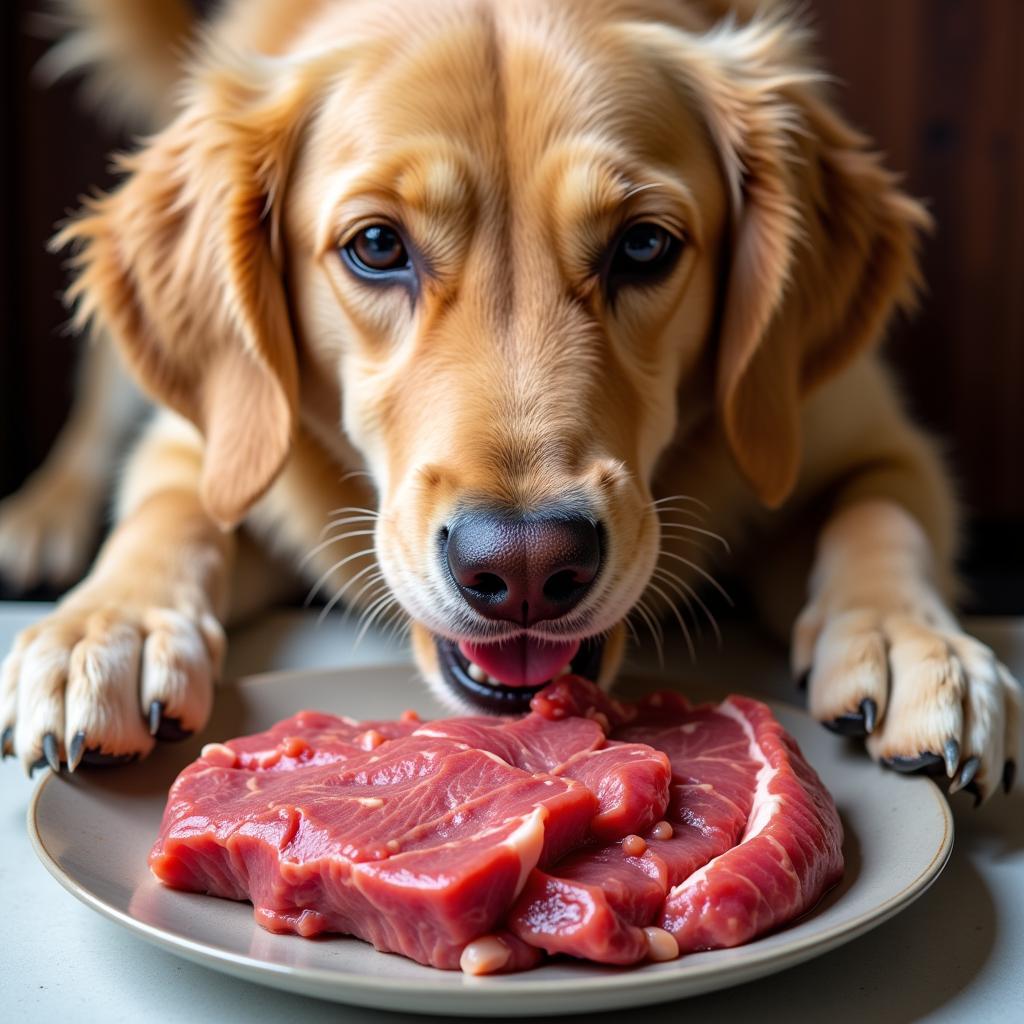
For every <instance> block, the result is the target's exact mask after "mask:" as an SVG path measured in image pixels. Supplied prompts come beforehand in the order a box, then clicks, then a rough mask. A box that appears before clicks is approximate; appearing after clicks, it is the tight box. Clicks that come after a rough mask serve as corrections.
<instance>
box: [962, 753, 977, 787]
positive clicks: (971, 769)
mask: <svg viewBox="0 0 1024 1024" xmlns="http://www.w3.org/2000/svg"><path fill="white" fill-rule="evenodd" d="M979 767H981V758H980V757H969V758H967V760H966V761H964V766H963V768H961V769H960V778H959V779H958V780H957V782H958V786H957V788H958V789H966V788H967V787H968V786H969V785H970V784H971V782H972V781H973V780H974V776H975V775H977V774H978V768H979Z"/></svg>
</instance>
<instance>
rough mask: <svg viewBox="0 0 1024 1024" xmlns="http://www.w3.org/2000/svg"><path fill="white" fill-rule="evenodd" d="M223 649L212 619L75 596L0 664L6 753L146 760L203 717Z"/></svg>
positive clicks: (28, 759)
mask: <svg viewBox="0 0 1024 1024" xmlns="http://www.w3.org/2000/svg"><path fill="white" fill-rule="evenodd" d="M223 647H224V639H223V631H222V630H221V627H220V625H219V623H218V622H217V621H216V619H214V618H213V616H212V615H209V614H207V613H205V612H196V611H195V610H193V609H176V608H170V607H162V606H160V605H157V604H145V603H143V604H134V603H133V602H132V601H131V600H130V599H126V598H123V597H120V598H119V596H118V595H116V594H113V593H105V592H104V590H103V588H101V587H95V588H93V589H92V590H79V591H77V592H75V593H74V594H73V595H72V596H71V597H70V598H69V600H66V601H65V602H62V603H61V604H59V605H58V606H57V608H56V610H55V611H54V613H53V614H52V615H50V616H49V617H47V618H46V619H43V620H42V621H41V622H39V623H37V624H36V625H34V626H30V627H29V628H28V629H26V630H25V631H24V632H22V633H21V634H20V635H19V636H18V638H17V639H16V641H15V643H14V647H13V648H12V650H11V652H10V653H9V654H8V655H7V657H6V659H5V660H4V662H3V665H2V667H0V729H2V746H3V754H4V757H6V756H8V755H9V754H14V753H16V754H17V756H18V757H19V759H20V760H21V762H22V764H23V765H24V767H25V769H26V770H27V771H31V770H32V769H33V768H34V767H36V766H37V765H38V764H40V763H43V762H45V763H48V764H49V765H50V767H51V768H53V770H54V771H59V770H60V768H61V766H62V764H66V765H67V767H68V768H69V769H70V770H72V771H73V770H74V769H75V768H76V767H77V766H78V764H79V763H80V762H82V761H85V762H87V763H89V762H91V763H112V762H113V763H117V762H122V761H130V760H135V759H136V758H138V757H144V756H145V755H146V754H148V753H149V752H150V750H152V748H153V745H154V742H155V740H156V739H177V738H182V737H183V736H185V735H188V734H189V733H191V732H193V731H195V730H196V729H200V728H202V727H203V726H204V725H205V724H206V721H207V719H208V717H209V714H210V707H211V704H212V700H213V682H214V679H215V676H216V675H217V673H218V672H219V668H220V662H221V658H222V653H223Z"/></svg>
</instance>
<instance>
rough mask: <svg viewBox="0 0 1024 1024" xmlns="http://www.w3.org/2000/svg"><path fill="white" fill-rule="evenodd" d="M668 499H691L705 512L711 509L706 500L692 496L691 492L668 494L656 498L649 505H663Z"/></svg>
mask: <svg viewBox="0 0 1024 1024" xmlns="http://www.w3.org/2000/svg"><path fill="white" fill-rule="evenodd" d="M669 501H692V502H693V504H694V505H700V507H701V508H702V509H704V510H705V511H706V512H710V511H711V509H710V508H709V507H708V505H707V503H706V502H703V501H701V500H700V498H695V497H693V495H692V494H669V495H668V496H667V497H664V498H658V500H657V501H652V502H651V507H652V508H657V507H658V506H659V505H664V504H665V503H666V502H669Z"/></svg>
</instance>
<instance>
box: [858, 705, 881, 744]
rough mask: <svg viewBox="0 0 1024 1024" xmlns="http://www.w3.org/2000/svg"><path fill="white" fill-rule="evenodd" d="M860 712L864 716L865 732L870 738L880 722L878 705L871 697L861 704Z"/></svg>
mask: <svg viewBox="0 0 1024 1024" xmlns="http://www.w3.org/2000/svg"><path fill="white" fill-rule="evenodd" d="M860 711H861V714H862V715H863V716H864V731H865V732H866V733H867V734H868V735H869V736H870V735H871V733H873V732H874V731H875V725H876V723H877V722H878V705H877V704H876V703H875V702H874V701H873V700H872V699H871V698H870V697H865V698H864V699H863V700H862V701H861V702H860Z"/></svg>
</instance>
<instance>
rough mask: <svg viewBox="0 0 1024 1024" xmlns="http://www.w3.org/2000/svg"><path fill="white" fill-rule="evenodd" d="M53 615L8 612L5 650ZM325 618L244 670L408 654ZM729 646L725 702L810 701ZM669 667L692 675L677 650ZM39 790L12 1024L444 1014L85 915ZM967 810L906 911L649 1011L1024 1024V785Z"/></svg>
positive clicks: (9, 999) (6, 903)
mask: <svg viewBox="0 0 1024 1024" xmlns="http://www.w3.org/2000/svg"><path fill="white" fill-rule="evenodd" d="M47 608H48V606H47V605H39V604H36V605H33V604H5V605H0V653H2V652H6V650H7V647H8V645H9V643H10V641H11V639H12V638H13V636H14V635H15V633H16V632H17V631H18V630H19V629H21V628H22V627H23V626H26V625H28V624H29V623H30V622H32V621H34V620H35V619H36V618H38V617H40V616H41V615H42V614H44V613H45V612H46V610H47ZM315 623H316V613H315V612H300V611H287V612H279V613H275V614H272V615H268V616H266V617H264V618H262V619H260V620H259V621H257V622H255V623H253V624H251V625H249V626H247V627H245V628H243V629H241V630H238V631H236V632H235V634H234V635H233V636H232V637H231V642H230V645H229V657H228V666H227V670H228V674H229V675H230V676H231V677H238V676H242V675H248V674H252V673H255V672H263V671H270V670H274V669H286V668H325V667H332V666H335V667H340V666H356V665H366V664H373V663H378V662H393V661H395V660H398V657H400V654H401V652H396V651H395V650H394V649H393V648H390V647H388V646H387V645H386V644H385V642H384V641H383V639H381V638H380V637H377V636H373V635H371V636H367V637H364V638H363V641H362V643H361V644H360V645H359V647H358V648H356V649H353V637H354V631H353V629H352V628H351V626H348V627H346V626H344V625H342V624H340V623H339V620H338V617H334V618H333V619H331V620H328V622H327V623H325V624H324V625H323V626H322V627H320V628H316V625H315ZM970 628H971V629H972V630H973V632H974V633H975V635H977V636H978V637H979V638H980V639H982V640H984V641H985V642H986V643H989V644H991V645H992V647H994V648H995V649H996V651H997V652H998V653H999V655H1000V656H1001V657H1002V659H1003V660H1004V661H1005V662H1006V663H1007V664H1009V665H1010V667H1011V668H1012V669H1013V670H1014V671H1015V672H1016V673H1017V675H1018V677H1022V676H1024V620H1009V619H998V620H997V619H983V620H974V621H973V622H971V623H970ZM724 651H725V653H724V654H719V653H717V652H715V651H714V650H713V649H712V648H711V647H710V645H708V646H707V647H706V649H705V650H704V651H703V652H702V653H701V662H700V668H699V671H700V672H701V674H702V675H705V676H711V675H715V676H720V677H721V678H722V679H723V688H724V689H726V688H727V689H733V690H748V691H753V692H760V693H762V694H765V695H767V696H773V697H776V698H777V699H781V700H790V701H797V700H798V694H797V693H796V691H795V689H794V688H793V686H792V684H791V683H790V682H789V681H788V679H787V676H786V673H785V671H784V667H783V659H782V654H781V652H779V651H772V650H771V649H769V648H766V647H765V646H764V645H763V644H762V643H761V642H759V641H757V640H756V639H753V638H751V637H750V636H749V635H748V634H747V633H746V632H745V631H744V630H742V629H740V628H739V627H738V626H732V627H727V628H726V631H725V645H724ZM666 661H667V662H668V663H669V664H673V665H675V664H679V663H681V659H679V660H677V657H676V655H675V653H673V652H670V653H669V654H668V655H667V657H666ZM411 703H414V701H411ZM127 770H129V771H139V770H145V769H144V767H143V768H141V769H140V768H139V767H138V766H136V767H133V768H129V769H127ZM31 788H32V785H31V784H30V783H29V781H28V780H27V779H26V778H25V777H24V776H23V774H22V773H21V771H20V768H19V767H18V766H17V765H16V764H15V763H14V762H13V761H10V760H9V761H7V762H6V763H5V764H4V765H3V767H2V769H0V921H2V925H0V927H2V933H3V938H2V942H0V1014H2V1015H3V1018H4V1019H5V1020H8V1021H14V1022H17V1024H20V1022H22V1021H31V1022H35V1021H53V1022H70V1024H92V1022H99V1021H102V1022H103V1024H118V1022H121V1021H124V1022H132V1024H135V1022H137V1021H139V1020H150V1021H159V1022H164V1021H170V1022H178V1021H181V1022H184V1024H197V1022H203V1021H207V1020H210V1021H213V1020H215V1021H217V1022H219V1024H222V1022H233V1021H245V1022H246V1024H259V1022H264V1021H301V1022H303V1024H307V1022H308V1024H315V1022H319V1021H332V1022H346V1024H349V1022H351V1024H356V1022H358V1024H366V1022H374V1024H398V1022H402V1021H426V1020H436V1019H437V1018H425V1017H418V1016H415V1015H410V1014H397V1013H387V1012H383V1011H374V1010H364V1009H358V1008H355V1007H345V1006H340V1005H337V1004H333V1003H324V1002H320V1001H318V1000H315V999H306V998H302V997H298V996H293V995H289V994H287V993H284V992H279V991H276V990H273V989H269V988H264V987H262V986H258V985H254V984H250V983H248V982H244V981H238V980H236V979H234V978H230V977H228V976H226V975H222V974H218V973H216V972H214V971H210V970H207V969H205V968H202V967H198V966H195V965H193V964H191V963H188V962H186V961H184V960H181V959H179V958H177V957H175V956H174V955H172V954H171V953H167V952H164V951H162V950H160V949H157V948H155V947H153V946H150V945H148V944H147V943H144V942H143V941H142V940H140V939H138V938H136V937H135V936H133V935H131V934H129V933H128V932H126V931H124V930H123V929H121V928H119V927H118V926H117V925H115V924H113V923H111V922H109V921H107V920H106V919H104V918H102V917H100V916H99V915H98V914H96V913H94V912H93V911H91V910H89V909H88V908H87V907H85V906H84V905H82V904H80V903H78V902H77V901H76V900H75V899H74V898H73V897H72V896H70V895H69V894H68V893H67V892H65V891H64V890H63V889H62V888H61V887H60V886H59V885H58V884H57V882H56V881H54V880H53V879H52V878H51V877H50V876H49V874H47V872H46V871H45V870H44V868H43V867H42V865H41V864H40V863H39V862H38V861H37V860H36V859H35V855H34V854H33V852H32V848H31V846H30V844H29V841H28V837H27V834H26V831H25V811H26V807H27V805H28V800H29V795H30V793H31ZM953 805H954V812H955V818H956V841H955V845H954V849H953V855H952V858H951V860H950V862H949V865H948V866H947V868H946V870H945V872H944V873H943V874H942V876H941V877H940V878H939V880H938V881H937V882H936V883H935V885H934V886H933V888H932V889H930V890H929V891H928V892H927V893H926V894H925V895H924V896H923V897H922V898H921V899H920V900H919V901H918V902H917V903H915V904H914V905H913V906H912V907H910V908H909V909H908V910H906V911H905V912H904V913H902V914H900V915H899V916H897V917H896V918H895V919H893V920H891V921H888V922H886V923H885V924H883V925H881V926H880V927H878V928H877V929H876V930H874V931H872V932H870V933H869V934H867V935H866V936H864V937H862V938H860V939H857V940H855V941H854V942H851V943H849V944H848V945H846V946H843V947H842V948H841V949H838V950H836V951H834V952H832V953H829V954H827V955H825V956H823V957H820V958H819V959H817V960H813V961H811V962H809V963H806V964H803V965H801V966H799V967H794V968H792V969H790V970H788V971H785V972H783V973H782V974H778V975H775V976H773V977H770V978H766V979H763V980H761V981H756V982H751V983H749V984H747V985H743V986H741V987H738V988H735V989H732V990H728V991H723V992H718V993H714V994H711V995H707V996H700V997H698V998H694V999H689V1000H685V1001H684V1002H681V1003H669V1004H666V1005H664V1006H655V1007H648V1008H646V1009H644V1010H643V1011H641V1012H642V1015H643V1020H644V1022H645V1024H661V1022H665V1024H668V1022H673V1024H675V1022H678V1021H679V1020H681V1019H683V1018H684V1015H686V1016H687V1017H689V1018H690V1019H695V1020H702V1021H713V1022H714V1024H720V1022H730V1021H749V1020H753V1019H757V1020H758V1022H759V1024H766V1022H771V1021H779V1022H780V1024H781V1022H786V1024H792V1022H793V1021H794V1020H797V1021H827V1022H829V1024H843V1022H847V1021H849V1022H854V1021H856V1022H858V1024H862V1022H864V1021H870V1022H871V1024H888V1022H904V1021H965V1022H969V1024H980V1022H986V1021H993V1022H999V1024H1004V1022H1010V1021H1015V1020H1024V788H1022V787H1021V786H1019V785H1018V787H1017V789H1016V790H1015V791H1014V792H1013V794H1012V795H1011V796H1010V797H1003V796H1002V795H997V796H995V797H993V798H992V800H990V801H989V803H988V804H987V805H986V806H985V807H983V808H982V809H981V810H979V811H974V810H972V809H971V807H970V799H969V798H968V797H967V796H966V794H965V795H962V796H961V797H958V798H955V799H954V800H953ZM632 1016H633V1015H631V1017H632ZM534 1019H537V1018H534ZM563 1019H564V1018H563ZM591 1019H594V1020H602V1019H604V1015H600V1016H595V1017H593V1018H591ZM623 1019H624V1017H623V1014H622V1013H621V1011H619V1012H616V1013H615V1014H614V1015H612V1014H608V1015H607V1020H608V1021H609V1022H611V1021H612V1020H614V1021H616V1022H617V1024H621V1022H622V1021H623ZM625 1019H630V1018H625Z"/></svg>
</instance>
